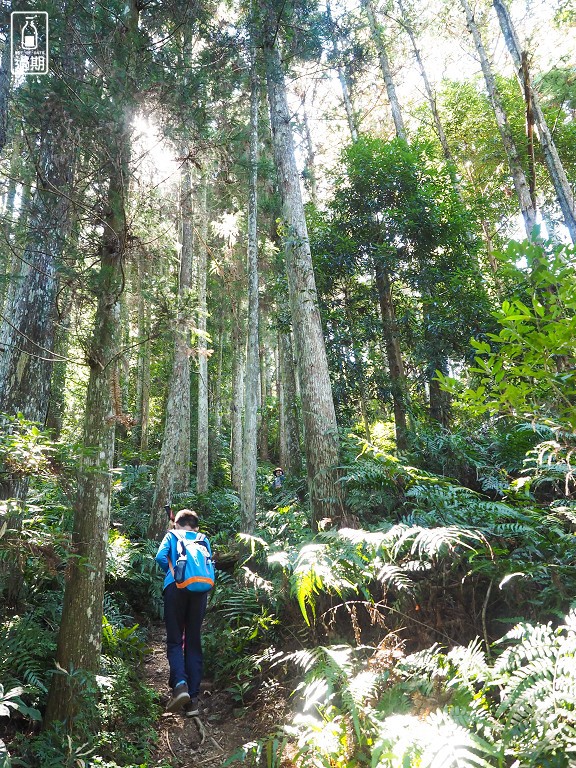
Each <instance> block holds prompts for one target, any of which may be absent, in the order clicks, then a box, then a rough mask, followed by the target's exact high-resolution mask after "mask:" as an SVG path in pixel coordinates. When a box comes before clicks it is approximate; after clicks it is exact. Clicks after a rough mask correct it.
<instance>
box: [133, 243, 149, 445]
mask: <svg viewBox="0 0 576 768" xmlns="http://www.w3.org/2000/svg"><path fill="white" fill-rule="evenodd" d="M137 258H138V262H137V267H136V268H137V278H136V287H137V292H138V364H137V374H136V376H137V379H136V428H135V429H134V443H135V447H136V448H137V449H138V450H139V451H140V453H141V454H143V453H145V452H146V451H147V450H148V421H149V418H150V355H151V343H150V302H149V301H148V300H147V299H146V297H145V296H144V285H145V273H146V253H145V251H144V250H143V249H142V248H140V249H139V251H138V257H137Z"/></svg>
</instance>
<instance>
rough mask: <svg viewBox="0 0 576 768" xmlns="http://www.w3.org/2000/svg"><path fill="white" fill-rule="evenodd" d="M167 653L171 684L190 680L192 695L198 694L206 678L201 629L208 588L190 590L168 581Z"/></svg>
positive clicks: (166, 594) (165, 609)
mask: <svg viewBox="0 0 576 768" xmlns="http://www.w3.org/2000/svg"><path fill="white" fill-rule="evenodd" d="M163 597H164V622H165V624H166V655H167V656H168V664H169V665H170V687H171V688H174V686H176V685H178V683H179V682H180V681H181V680H185V681H186V682H187V683H188V693H189V694H190V697H191V698H194V697H196V696H198V694H199V692H200V681H201V680H202V666H203V657H202V641H201V637H200V629H201V627H202V621H203V619H204V614H205V613H206V603H207V601H208V592H190V590H188V589H178V587H177V586H176V584H175V583H174V582H172V584H168V586H167V587H166V589H165V590H164V595H163Z"/></svg>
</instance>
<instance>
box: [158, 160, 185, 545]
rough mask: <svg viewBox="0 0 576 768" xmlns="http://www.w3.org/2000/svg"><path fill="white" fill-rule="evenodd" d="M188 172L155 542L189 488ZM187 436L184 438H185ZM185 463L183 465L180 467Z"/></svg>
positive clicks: (183, 202) (161, 450)
mask: <svg viewBox="0 0 576 768" xmlns="http://www.w3.org/2000/svg"><path fill="white" fill-rule="evenodd" d="M190 201H191V181H190V169H189V167H188V166H187V165H186V166H185V167H184V168H183V171H182V180H181V192H180V204H181V208H182V223H183V228H182V248H181V251H180V272H179V276H178V311H177V317H176V327H175V329H174V360H173V363H172V376H171V379H170V385H169V390H168V398H167V400H166V419H165V423H164V438H163V440H162V448H161V449H160V458H159V460H158V469H157V472H156V486H155V490H154V499H153V501H152V511H151V514H150V523H149V525H148V537H149V538H151V539H159V538H161V537H162V536H163V535H164V533H165V532H166V515H165V512H164V506H165V505H166V504H169V503H170V501H171V497H172V494H173V493H174V492H176V491H183V490H185V488H187V487H188V485H189V480H188V479H189V465H190V320H189V316H190V306H189V305H190V286H191V283H192V262H193V253H192V244H191V238H190V229H191V228H190V227H188V225H184V222H186V221H189V220H190V218H191V210H190V205H191V202H190ZM186 436H188V439H186ZM183 464H185V466H182V465H183Z"/></svg>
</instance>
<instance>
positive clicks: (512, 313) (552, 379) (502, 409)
mask: <svg viewBox="0 0 576 768" xmlns="http://www.w3.org/2000/svg"><path fill="white" fill-rule="evenodd" d="M507 256H508V258H514V259H516V260H519V259H521V258H525V259H526V260H527V262H528V264H529V271H528V274H527V275H526V280H527V282H528V284H529V286H530V297H529V303H527V302H526V301H525V300H522V299H521V298H517V297H514V296H513V297H511V298H510V300H507V301H505V302H503V304H502V306H501V307H500V309H498V310H497V311H496V312H494V317H495V318H496V320H497V322H498V324H499V326H500V331H499V333H495V334H488V337H487V339H488V340H484V339H472V340H471V344H472V346H473V347H474V348H475V349H476V351H477V352H478V354H477V356H476V358H475V360H476V366H475V367H473V368H472V369H471V373H473V374H475V375H476V376H477V377H478V380H479V384H478V385H477V386H472V387H468V388H466V389H464V391H463V392H461V393H460V396H461V397H462V399H463V401H464V402H465V403H466V405H467V406H468V407H469V408H470V411H471V412H472V413H473V414H476V415H479V414H484V413H498V414H508V415H512V416H514V417H516V418H519V419H534V420H538V421H543V422H548V423H553V424H559V425H567V426H569V427H570V428H571V429H574V427H576V417H575V416H574V407H573V400H574V397H575V396H576V378H575V376H576V374H575V370H576V364H575V363H576V361H575V359H574V344H573V339H574V335H575V333H576V282H575V281H574V269H575V266H576V264H575V251H574V248H571V247H567V246H555V247H550V246H548V247H544V246H540V245H535V244H532V245H528V244H526V243H524V244H512V245H511V246H510V247H509V249H508V253H507ZM518 274H520V271H519V270H518ZM489 342H491V343H489ZM437 375H438V378H439V380H440V382H441V384H442V386H443V387H444V388H445V389H447V390H448V391H451V392H452V393H454V394H457V393H459V392H460V384H459V382H458V381H457V380H455V379H454V378H450V377H448V376H445V375H443V374H442V373H441V372H437Z"/></svg>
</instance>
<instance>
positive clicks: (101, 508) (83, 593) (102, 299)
mask: <svg viewBox="0 0 576 768" xmlns="http://www.w3.org/2000/svg"><path fill="white" fill-rule="evenodd" d="M127 25H128V28H129V31H131V32H132V33H134V32H135V30H136V29H137V26H138V9H137V6H136V5H135V3H134V2H132V4H131V6H130V7H129V12H128V18H127ZM116 55H117V56H118V59H120V58H122V60H120V61H119V60H118V59H117V64H118V65H119V67H118V70H119V71H122V72H127V70H128V63H129V62H128V61H127V58H128V55H129V54H128V52H127V51H126V50H125V49H123V48H122V47H120V55H119V54H116ZM123 85H124V91H123V95H124V98H125V99H126V100H128V99H129V98H130V96H131V94H130V95H129V92H128V90H127V83H126V82H124V83H123ZM128 104H130V102H129V101H128ZM117 107H118V108H119V109H121V110H122V111H121V115H122V116H121V117H119V118H118V121H119V122H118V133H117V135H116V137H115V138H116V149H117V154H116V157H115V158H114V161H113V162H114V165H113V166H112V167H111V169H110V185H109V189H108V200H107V205H106V210H107V214H106V220H105V226H104V234H103V238H102V249H101V268H100V275H99V285H98V305H97V308H96V316H95V321H94V333H93V337H92V342H91V347H90V353H89V364H90V378H89V381H88V389H87V394H86V411H85V422H84V436H83V445H84V451H83V453H82V459H81V467H80V473H79V480H78V495H77V500H76V509H75V514H74V530H73V535H72V543H73V547H74V553H75V557H73V558H71V561H70V564H69V566H68V567H69V571H70V572H69V574H68V578H67V581H66V589H65V592H64V605H63V610H62V621H61V624H60V630H59V633H58V648H57V652H56V662H57V664H58V665H59V667H61V668H62V669H63V670H65V671H64V672H61V673H57V674H55V675H54V676H53V678H52V683H51V685H50V691H49V694H48V703H47V708H46V716H45V720H44V726H45V727H47V726H50V725H52V724H53V723H54V722H56V721H63V722H64V723H65V725H66V729H67V730H68V731H71V730H72V729H73V725H74V720H75V716H76V714H77V712H78V710H79V708H81V706H82V704H83V697H84V696H85V695H86V693H87V690H86V680H85V678H84V673H85V672H88V673H92V674H95V673H96V672H97V671H98V667H99V662H100V645H101V634H102V610H103V601H104V579H105V571H106V548H107V544H108V528H109V521H110V492H111V473H110V470H111V468H112V462H113V458H114V434H115V421H116V419H115V408H114V402H113V387H114V377H115V373H116V368H117V359H118V352H119V339H120V326H119V320H120V304H119V299H120V295H121V293H122V290H123V262H124V259H125V247H126V215H125V208H124V202H125V195H126V193H127V189H126V185H127V180H128V178H129V176H128V173H129V161H130V131H131V126H130V123H131V119H132V116H133V114H134V113H133V109H132V108H131V106H128V105H127V104H126V102H124V103H123V104H118V105H117ZM79 673H80V675H81V676H79Z"/></svg>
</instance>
